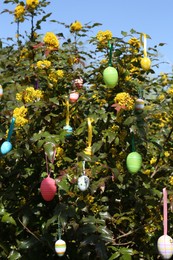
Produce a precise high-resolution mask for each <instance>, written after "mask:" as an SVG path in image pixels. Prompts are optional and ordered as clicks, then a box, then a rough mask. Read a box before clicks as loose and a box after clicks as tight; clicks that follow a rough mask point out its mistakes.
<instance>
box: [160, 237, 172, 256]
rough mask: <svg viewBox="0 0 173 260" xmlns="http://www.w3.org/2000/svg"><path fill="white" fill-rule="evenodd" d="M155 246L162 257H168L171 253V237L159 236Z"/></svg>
mask: <svg viewBox="0 0 173 260" xmlns="http://www.w3.org/2000/svg"><path fill="white" fill-rule="evenodd" d="M157 248H158V251H159V254H160V255H161V256H162V258H163V259H170V258H171V257H172V255H173V239H172V238H171V237H170V236H168V235H163V236H161V237H159V239H158V241H157Z"/></svg>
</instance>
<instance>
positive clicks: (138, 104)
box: [135, 98, 145, 110]
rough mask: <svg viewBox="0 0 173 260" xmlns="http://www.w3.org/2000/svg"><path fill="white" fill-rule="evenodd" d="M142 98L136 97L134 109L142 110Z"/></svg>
mask: <svg viewBox="0 0 173 260" xmlns="http://www.w3.org/2000/svg"><path fill="white" fill-rule="evenodd" d="M144 103H145V102H144V100H143V99H142V98H138V99H136V101H135V109H136V110H143V109H144Z"/></svg>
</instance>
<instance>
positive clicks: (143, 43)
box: [140, 33, 147, 57]
mask: <svg viewBox="0 0 173 260" xmlns="http://www.w3.org/2000/svg"><path fill="white" fill-rule="evenodd" d="M142 36H143V37H144V41H143V40H142ZM140 41H141V45H142V46H143V48H144V49H143V52H144V57H147V36H146V34H145V33H143V34H141V36H140Z"/></svg>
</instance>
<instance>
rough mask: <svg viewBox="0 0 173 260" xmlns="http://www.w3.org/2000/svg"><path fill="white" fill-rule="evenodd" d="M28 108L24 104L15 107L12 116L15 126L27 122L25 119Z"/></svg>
mask: <svg viewBox="0 0 173 260" xmlns="http://www.w3.org/2000/svg"><path fill="white" fill-rule="evenodd" d="M27 111H28V109H27V108H26V107H25V106H21V107H16V108H15V109H14V111H13V116H14V117H15V118H16V121H15V124H16V126H19V127H20V126H24V125H25V124H27V123H28V119H26V118H25V117H26V114H27Z"/></svg>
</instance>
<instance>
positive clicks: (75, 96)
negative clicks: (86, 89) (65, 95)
mask: <svg viewBox="0 0 173 260" xmlns="http://www.w3.org/2000/svg"><path fill="white" fill-rule="evenodd" d="M78 98H79V93H78V92H71V93H70V97H69V99H70V101H71V102H72V103H74V102H76V101H77V100H78Z"/></svg>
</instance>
